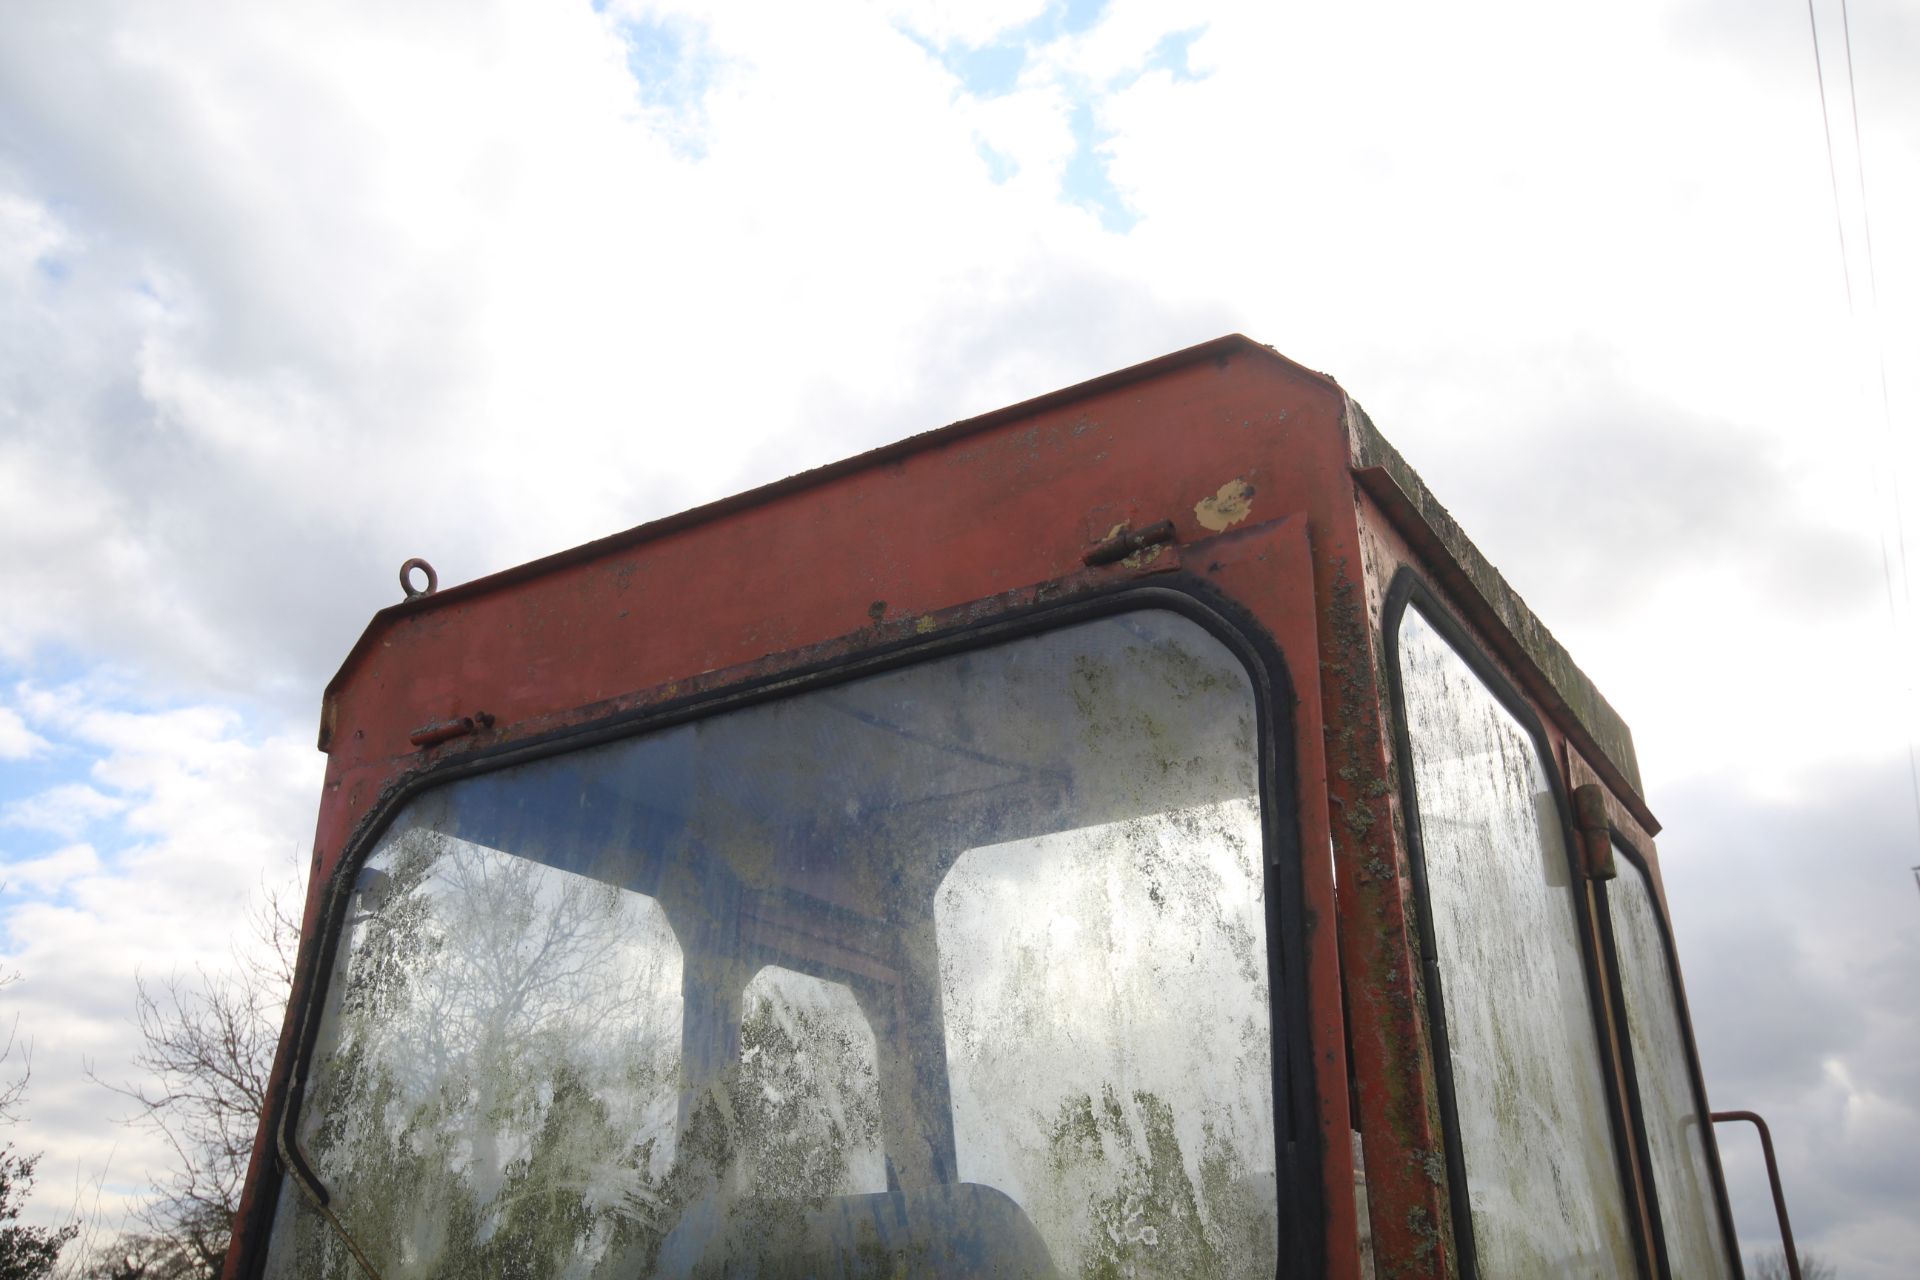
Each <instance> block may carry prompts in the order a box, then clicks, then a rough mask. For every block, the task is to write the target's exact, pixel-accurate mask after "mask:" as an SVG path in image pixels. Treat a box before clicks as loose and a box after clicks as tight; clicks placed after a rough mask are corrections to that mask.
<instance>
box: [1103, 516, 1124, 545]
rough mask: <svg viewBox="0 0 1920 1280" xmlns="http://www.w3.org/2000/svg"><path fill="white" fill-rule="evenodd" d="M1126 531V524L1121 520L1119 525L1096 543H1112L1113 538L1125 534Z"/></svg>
mask: <svg viewBox="0 0 1920 1280" xmlns="http://www.w3.org/2000/svg"><path fill="white" fill-rule="evenodd" d="M1126 531H1127V522H1126V521H1125V520H1122V521H1121V522H1120V523H1119V524H1117V525H1115V526H1113V528H1111V529H1109V530H1107V532H1106V535H1105V536H1104V537H1102V538H1099V539H1097V541H1100V542H1112V541H1113V540H1114V539H1115V538H1117V537H1119V536H1120V535H1121V534H1123V533H1125V532H1126Z"/></svg>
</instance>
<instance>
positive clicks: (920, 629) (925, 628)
mask: <svg viewBox="0 0 1920 1280" xmlns="http://www.w3.org/2000/svg"><path fill="white" fill-rule="evenodd" d="M933 627H934V621H933V615H932V614H930V613H923V614H921V615H920V616H919V617H918V618H917V619H915V620H914V624H913V629H914V631H915V632H916V633H917V634H919V635H925V634H927V632H929V631H931V630H933Z"/></svg>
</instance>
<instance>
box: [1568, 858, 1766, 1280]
mask: <svg viewBox="0 0 1920 1280" xmlns="http://www.w3.org/2000/svg"><path fill="white" fill-rule="evenodd" d="M1607 837H1608V839H1609V840H1610V841H1611V842H1612V844H1613V850H1614V853H1615V855H1616V856H1624V857H1626V858H1627V859H1628V861H1630V862H1631V863H1633V866H1634V869H1635V870H1636V871H1637V872H1638V873H1639V874H1640V877H1641V879H1642V881H1644V882H1645V884H1646V886H1647V895H1648V901H1649V903H1650V905H1651V906H1652V907H1653V917H1654V921H1655V924H1656V926H1657V929H1658V932H1659V934H1660V945H1661V959H1662V960H1663V961H1664V962H1665V964H1666V973H1667V985H1668V987H1669V989H1670V994H1671V996H1672V998H1673V1007H1674V1012H1675V1014H1676V1015H1677V1016H1678V1018H1679V1022H1680V1028H1679V1030H1680V1043H1681V1047H1682V1049H1683V1050H1684V1052H1685V1054H1686V1059H1687V1083H1688V1087H1689V1088H1690V1089H1691V1090H1692V1093H1693V1105H1694V1108H1695V1109H1696V1110H1697V1111H1698V1112H1699V1114H1700V1117H1701V1119H1702V1121H1703V1123H1702V1125H1701V1129H1702V1132H1703V1133H1704V1134H1705V1137H1706V1151H1707V1170H1708V1177H1709V1179H1710V1181H1711V1183H1712V1189H1713V1208H1714V1214H1715V1216H1716V1217H1717V1218H1718V1219H1719V1224H1720V1233H1721V1239H1722V1241H1723V1243H1724V1244H1725V1247H1726V1250H1727V1259H1728V1261H1729V1263H1730V1264H1731V1266H1732V1268H1733V1271H1732V1274H1733V1277H1734V1280H1744V1277H1745V1275H1746V1267H1745V1264H1744V1262H1743V1261H1742V1259H1741V1255H1740V1240H1739V1235H1738V1233H1737V1231H1736V1230H1735V1228H1734V1222H1733V1204H1732V1201H1731V1200H1730V1199H1729V1198H1728V1196H1727V1183H1726V1172H1725V1170H1724V1168H1723V1167H1722V1165H1721V1162H1720V1142H1719V1139H1718V1137H1717V1135H1716V1134H1715V1133H1714V1129H1713V1122H1712V1120H1711V1119H1709V1118H1708V1117H1709V1115H1710V1112H1709V1111H1708V1110H1707V1089H1706V1075H1705V1073H1704V1072H1703V1071H1702V1070H1701V1068H1700V1051H1699V1045H1698V1042H1697V1041H1696V1040H1695V1038H1694V1033H1693V1012H1692V1010H1691V1009H1690V1008H1689V1007H1688V1005H1687V993H1686V990H1685V988H1684V987H1683V986H1682V985H1681V982H1680V953H1679V950H1678V949H1677V948H1676V947H1675V946H1674V941H1673V927H1672V923H1671V922H1670V921H1669V920H1668V918H1667V904H1666V902H1665V900H1664V898H1663V897H1662V896H1661V895H1659V894H1656V893H1655V892H1654V878H1653V870H1652V863H1651V862H1650V861H1649V860H1648V859H1647V856H1646V853H1645V851H1644V850H1643V849H1642V848H1641V847H1640V842H1639V841H1638V840H1636V839H1635V838H1633V837H1632V836H1630V835H1628V834H1627V833H1626V832H1625V831H1623V830H1621V829H1620V827H1619V826H1617V825H1615V824H1612V823H1609V824H1608V827H1607ZM1616 883H1618V881H1617V879H1615V880H1603V881H1600V882H1599V885H1598V888H1599V892H1598V893H1596V894H1595V895H1594V902H1595V913H1596V919H1597V924H1598V933H1599V936H1600V940H1601V950H1602V952H1603V953H1604V956H1605V960H1606V966H1607V972H1608V973H1609V974H1611V975H1614V980H1613V984H1612V991H1611V993H1610V994H1611V996H1612V999H1613V1002H1614V1004H1613V1016H1614V1022H1615V1025H1616V1026H1618V1027H1620V1028H1621V1044H1620V1062H1621V1066H1622V1073H1623V1074H1624V1076H1625V1077H1626V1079H1625V1084H1626V1089H1627V1103H1628V1108H1629V1110H1630V1111H1631V1113H1632V1116H1633V1127H1634V1140H1635V1142H1636V1143H1637V1144H1638V1150H1639V1152H1640V1156H1641V1159H1640V1167H1641V1168H1642V1169H1644V1170H1646V1196H1647V1213H1648V1217H1649V1218H1650V1219H1651V1222H1650V1226H1651V1228H1652V1230H1653V1240H1654V1248H1655V1250H1656V1251H1657V1254H1658V1261H1659V1274H1660V1275H1662V1276H1668V1275H1671V1274H1672V1266H1671V1263H1670V1261H1669V1259H1668V1256H1667V1255H1668V1249H1667V1239H1666V1225H1665V1222H1664V1220H1663V1219H1662V1217H1661V1213H1660V1183H1659V1178H1658V1176H1657V1171H1656V1170H1655V1168H1654V1164H1653V1147H1652V1144H1651V1142H1650V1141H1649V1140H1648V1138H1647V1128H1646V1107H1645V1102H1644V1100H1643V1098H1642V1096H1641V1092H1640V1076H1639V1069H1638V1065H1637V1063H1636V1061H1635V1058H1634V1053H1633V1037H1632V1034H1631V1032H1630V1031H1629V1030H1628V1022H1627V1006H1626V982H1625V981H1624V980H1623V979H1622V978H1621V977H1620V976H1619V975H1620V973H1621V969H1620V950H1619V944H1618V941H1617V938H1616V935H1615V933H1614V927H1613V902H1612V895H1613V890H1614V885H1615V884H1616Z"/></svg>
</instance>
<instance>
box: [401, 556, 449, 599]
mask: <svg viewBox="0 0 1920 1280" xmlns="http://www.w3.org/2000/svg"><path fill="white" fill-rule="evenodd" d="M415 569H418V570H420V571H421V572H422V573H425V574H426V575H427V585H426V586H424V587H419V588H416V587H415V586H414V585H413V571H414V570H415ZM400 589H401V590H402V591H404V592H406V593H407V599H409V600H418V599H420V597H422V596H430V595H432V594H433V593H434V592H436V591H438V590H439V589H440V575H439V574H437V573H435V572H434V571H433V566H432V565H430V564H428V563H427V562H426V561H425V560H422V559H421V558H420V557H419V556H414V557H413V558H412V559H410V560H408V561H407V562H406V563H405V564H403V565H401V566H400Z"/></svg>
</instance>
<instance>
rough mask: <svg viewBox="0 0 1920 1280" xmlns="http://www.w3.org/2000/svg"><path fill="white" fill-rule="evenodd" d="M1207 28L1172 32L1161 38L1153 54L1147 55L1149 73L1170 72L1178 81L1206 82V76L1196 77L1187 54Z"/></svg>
mask: <svg viewBox="0 0 1920 1280" xmlns="http://www.w3.org/2000/svg"><path fill="white" fill-rule="evenodd" d="M1206 30H1207V28H1206V26H1205V25H1204V24H1203V25H1201V26H1198V27H1188V28H1187V29H1186V30H1185V31H1172V32H1168V33H1167V34H1166V35H1164V36H1162V37H1160V43H1159V44H1156V45H1154V46H1153V52H1152V53H1149V54H1148V55H1147V66H1146V69H1147V70H1148V71H1170V72H1172V73H1173V78H1174V80H1176V81H1187V82H1193V81H1198V80H1204V79H1205V78H1206V77H1205V76H1200V75H1195V74H1194V70H1193V68H1192V67H1191V66H1189V65H1187V52H1188V50H1190V49H1192V48H1193V42H1194V41H1195V40H1198V39H1199V38H1200V37H1201V36H1202V35H1204V34H1205V33H1206Z"/></svg>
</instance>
